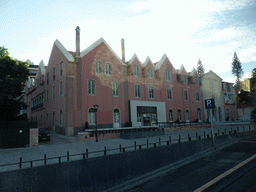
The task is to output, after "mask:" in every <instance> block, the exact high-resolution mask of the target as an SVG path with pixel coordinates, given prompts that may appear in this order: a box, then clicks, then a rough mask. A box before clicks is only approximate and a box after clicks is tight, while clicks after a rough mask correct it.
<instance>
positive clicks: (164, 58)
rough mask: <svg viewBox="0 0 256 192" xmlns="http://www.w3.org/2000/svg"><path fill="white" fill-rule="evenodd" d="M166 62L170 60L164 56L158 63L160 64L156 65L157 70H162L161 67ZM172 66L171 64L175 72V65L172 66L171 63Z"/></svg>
mask: <svg viewBox="0 0 256 192" xmlns="http://www.w3.org/2000/svg"><path fill="white" fill-rule="evenodd" d="M165 60H168V61H169V62H170V60H169V58H168V57H167V55H166V54H164V55H163V56H162V58H161V59H160V61H158V62H157V63H156V64H155V65H154V66H155V68H156V70H158V69H160V67H161V66H162V65H163V63H164V62H165ZM170 64H171V66H172V68H173V69H174V70H175V68H174V67H173V65H172V63H171V62H170Z"/></svg>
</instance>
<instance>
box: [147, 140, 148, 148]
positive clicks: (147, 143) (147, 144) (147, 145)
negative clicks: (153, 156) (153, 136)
mask: <svg viewBox="0 0 256 192" xmlns="http://www.w3.org/2000/svg"><path fill="white" fill-rule="evenodd" d="M147 147H148V139H147Z"/></svg>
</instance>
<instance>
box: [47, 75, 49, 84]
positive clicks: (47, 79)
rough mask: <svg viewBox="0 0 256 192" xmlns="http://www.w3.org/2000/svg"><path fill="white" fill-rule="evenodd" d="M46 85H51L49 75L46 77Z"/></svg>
mask: <svg viewBox="0 0 256 192" xmlns="http://www.w3.org/2000/svg"><path fill="white" fill-rule="evenodd" d="M46 84H47V85H49V73H47V75H46Z"/></svg>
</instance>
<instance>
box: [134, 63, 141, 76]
mask: <svg viewBox="0 0 256 192" xmlns="http://www.w3.org/2000/svg"><path fill="white" fill-rule="evenodd" d="M134 75H135V76H136V77H139V76H140V67H139V66H138V65H134Z"/></svg>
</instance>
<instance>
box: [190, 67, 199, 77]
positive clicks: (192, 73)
mask: <svg viewBox="0 0 256 192" xmlns="http://www.w3.org/2000/svg"><path fill="white" fill-rule="evenodd" d="M189 75H190V76H197V72H196V69H195V67H193V70H192V71H191V72H190V74H189Z"/></svg>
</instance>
